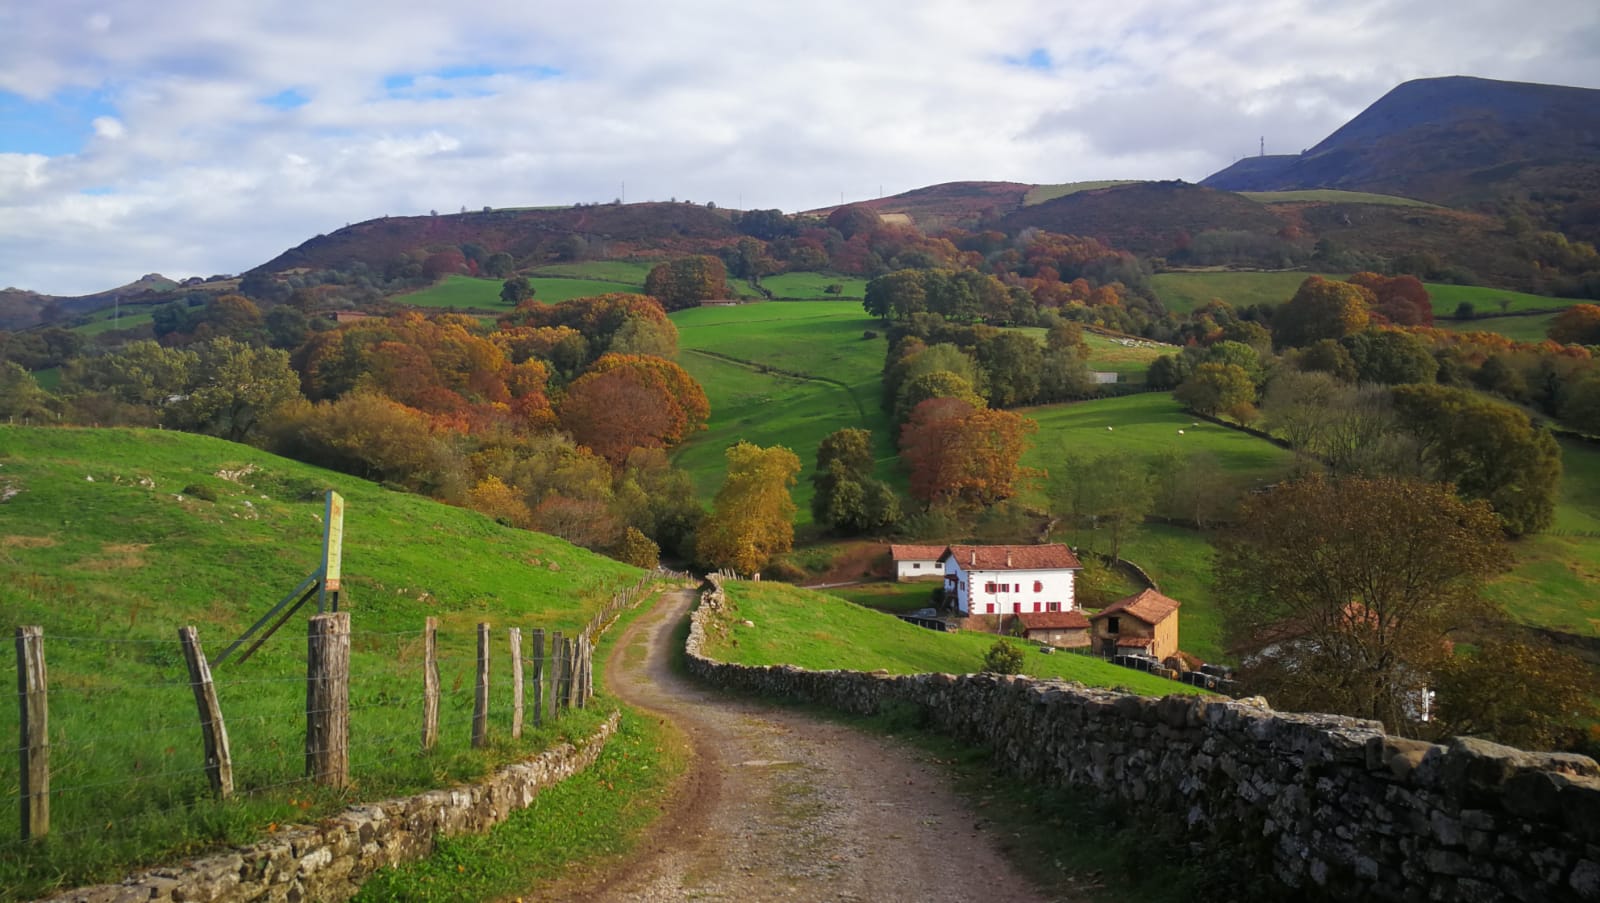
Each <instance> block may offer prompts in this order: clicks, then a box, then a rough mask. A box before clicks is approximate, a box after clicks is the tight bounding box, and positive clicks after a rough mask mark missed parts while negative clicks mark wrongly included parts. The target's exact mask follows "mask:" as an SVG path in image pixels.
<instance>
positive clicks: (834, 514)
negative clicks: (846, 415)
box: [811, 429, 900, 533]
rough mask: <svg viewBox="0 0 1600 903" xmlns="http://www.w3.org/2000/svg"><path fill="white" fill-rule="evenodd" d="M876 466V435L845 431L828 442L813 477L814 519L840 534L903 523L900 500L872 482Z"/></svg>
mask: <svg viewBox="0 0 1600 903" xmlns="http://www.w3.org/2000/svg"><path fill="white" fill-rule="evenodd" d="M873 463H874V461H873V454H872V434H871V433H869V432H867V431H866V430H861V429H843V430H838V431H836V432H833V433H831V434H829V435H828V436H827V437H826V438H824V439H823V440H822V443H821V444H820V445H819V446H817V469H816V472H815V473H814V474H812V476H811V483H812V485H813V486H814V487H815V488H816V492H815V494H813V495H812V497H811V514H812V517H813V519H815V520H816V522H817V523H819V524H822V525H824V526H826V527H829V528H831V529H833V530H834V531H836V532H839V533H867V532H871V531H874V530H881V529H883V528H885V527H890V526H893V525H894V524H895V522H897V521H898V520H899V519H900V500H899V499H898V498H896V497H895V494H894V490H892V489H890V488H889V486H888V485H887V484H885V483H884V482H882V481H881V480H875V479H873V478H872V468H873Z"/></svg>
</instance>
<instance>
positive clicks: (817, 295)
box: [761, 273, 867, 308]
mask: <svg viewBox="0 0 1600 903" xmlns="http://www.w3.org/2000/svg"><path fill="white" fill-rule="evenodd" d="M830 285H837V286H839V289H840V291H839V293H838V294H836V295H830V294H828V292H827V288H828V286H830ZM761 287H762V288H764V289H766V290H767V291H769V292H771V293H772V296H773V297H774V298H776V299H778V300H780V301H837V300H842V299H847V298H848V299H854V300H855V301H858V302H859V301H861V300H862V299H863V298H865V297H866V296H867V280H865V279H862V278H861V277H859V276H840V275H837V274H832V273H779V274H778V275H776V276H768V277H766V278H764V279H762V280H761ZM857 307H858V308H859V307H860V305H859V304H857Z"/></svg>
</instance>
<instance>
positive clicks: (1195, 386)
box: [1172, 364, 1256, 416]
mask: <svg viewBox="0 0 1600 903" xmlns="http://www.w3.org/2000/svg"><path fill="white" fill-rule="evenodd" d="M1172 395H1173V397H1174V398H1176V399H1177V400H1178V401H1181V402H1183V404H1184V405H1186V406H1187V407H1188V408H1189V409H1190V410H1193V411H1196V412H1198V413H1201V414H1205V415H1206V416H1215V415H1217V414H1223V413H1237V412H1242V411H1244V410H1247V409H1248V408H1249V407H1250V405H1252V404H1253V403H1254V402H1255V400H1256V384H1255V381H1254V380H1252V379H1251V378H1250V374H1249V373H1248V372H1246V371H1245V369H1244V368H1243V367H1240V366H1238V365H1237V364H1200V365H1199V366H1197V367H1195V368H1194V373H1192V374H1190V376H1189V378H1188V379H1187V380H1185V381H1184V383H1183V385H1181V386H1179V387H1178V389H1177V391H1176V392H1173V393H1172Z"/></svg>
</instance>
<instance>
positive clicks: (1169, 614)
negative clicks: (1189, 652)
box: [1089, 589, 1181, 661]
mask: <svg viewBox="0 0 1600 903" xmlns="http://www.w3.org/2000/svg"><path fill="white" fill-rule="evenodd" d="M1180 605H1181V603H1179V602H1178V600H1176V599H1169V598H1167V597H1166V596H1163V595H1161V594H1160V593H1158V592H1156V591H1155V590H1153V589H1147V590H1144V591H1143V592H1139V593H1135V594H1133V595H1131V596H1128V597H1127V598H1125V599H1118V600H1117V601H1115V602H1113V603H1111V604H1110V605H1107V606H1106V607H1105V608H1103V609H1101V610H1100V611H1099V612H1098V613H1097V614H1094V615H1091V616H1090V617H1089V623H1090V624H1091V625H1093V642H1094V648H1095V651H1096V652H1099V653H1100V654H1102V655H1127V654H1130V653H1135V652H1137V653H1143V654H1146V655H1150V656H1153V657H1155V658H1156V659H1158V660H1160V661H1166V660H1167V659H1168V658H1169V657H1171V656H1172V655H1174V654H1175V653H1177V651H1178V608H1179V606H1180Z"/></svg>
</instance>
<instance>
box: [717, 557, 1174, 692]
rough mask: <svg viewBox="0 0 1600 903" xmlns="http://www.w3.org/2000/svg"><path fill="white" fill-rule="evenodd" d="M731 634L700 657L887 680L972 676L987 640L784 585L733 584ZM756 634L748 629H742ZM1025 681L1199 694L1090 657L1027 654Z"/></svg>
mask: <svg viewBox="0 0 1600 903" xmlns="http://www.w3.org/2000/svg"><path fill="white" fill-rule="evenodd" d="M725 588H726V590H727V597H728V602H729V610H728V617H727V619H726V620H725V622H724V623H726V624H727V626H728V630H727V631H726V632H725V633H723V632H720V631H713V632H710V633H709V635H708V640H710V642H708V643H707V648H706V649H705V653H706V654H707V655H709V656H711V657H712V658H715V659H718V660H719V661H726V662H736V663H739V664H744V665H798V666H799V667H802V668H812V669H815V670H826V669H830V668H844V669H849V670H856V671H873V670H877V669H880V668H881V669H884V670H886V671H888V672H889V673H891V674H919V673H927V672H940V673H946V674H971V673H973V672H976V671H979V670H981V669H982V667H983V654H984V652H985V651H986V650H988V648H989V647H990V646H991V645H993V643H994V641H995V637H994V636H993V635H990V634H984V633H972V632H968V631H962V632H959V633H939V632H936V631H932V630H928V629H926V628H923V627H914V626H912V625H910V624H907V623H906V622H904V621H901V620H900V619H899V618H895V617H892V616H890V615H886V614H883V613H882V612H876V611H872V610H870V609H867V608H862V607H861V606H859V605H856V604H855V603H853V602H847V601H845V600H844V599H841V598H839V597H837V596H834V595H830V594H828V593H821V592H814V591H812V590H806V589H798V588H796V587H792V586H786V585H784V584H781V583H746V582H731V583H728V584H726V586H725ZM746 620H748V621H750V622H751V623H753V624H754V625H755V626H753V627H750V626H746V625H745V624H744V623H743V621H746ZM1023 673H1024V674H1028V675H1030V676H1033V677H1059V678H1063V679H1066V680H1075V681H1079V682H1081V683H1084V684H1087V685H1088V686H1091V687H1123V688H1126V689H1128V690H1132V691H1133V692H1135V693H1143V694H1145V695H1147V696H1164V695H1166V694H1168V693H1202V692H1204V691H1202V690H1198V689H1196V688H1194V687H1190V686H1188V685H1186V684H1180V683H1178V682H1176V681H1171V680H1166V679H1165V678H1160V677H1153V676H1151V675H1149V674H1145V673H1142V672H1139V671H1133V670H1130V669H1128V668H1123V667H1121V666H1118V665H1113V664H1110V663H1109V662H1105V661H1102V660H1100V659H1099V658H1096V657H1094V656H1088V655H1076V654H1073V653H1057V654H1054V655H1044V654H1041V653H1039V652H1038V651H1037V650H1035V649H1033V648H1032V647H1029V651H1028V654H1027V658H1026V659H1025V664H1024V665H1023Z"/></svg>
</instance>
